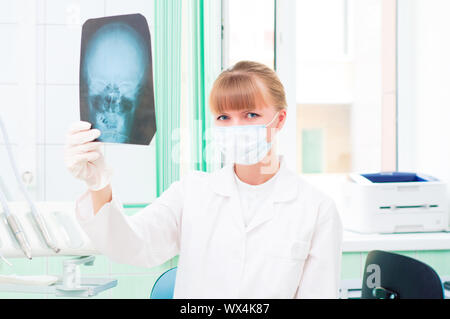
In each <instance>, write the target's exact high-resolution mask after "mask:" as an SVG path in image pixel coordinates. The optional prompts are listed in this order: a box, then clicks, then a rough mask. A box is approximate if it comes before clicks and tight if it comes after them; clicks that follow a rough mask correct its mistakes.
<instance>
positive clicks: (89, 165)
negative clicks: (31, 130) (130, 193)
mask: <svg viewBox="0 0 450 319" xmlns="http://www.w3.org/2000/svg"><path fill="white" fill-rule="evenodd" d="M90 128H91V123H89V122H85V121H78V122H75V123H73V124H72V125H71V126H70V128H69V130H68V132H67V136H66V144H65V147H64V163H65V165H66V167H67V169H68V170H69V171H70V172H71V173H72V175H73V176H75V177H76V178H78V179H81V180H84V181H85V182H86V184H87V186H88V188H89V189H90V190H93V191H97V190H100V189H102V188H104V187H106V186H107V185H108V184H109V183H110V182H111V177H112V169H111V168H109V167H108V166H107V165H106V163H105V159H104V156H103V152H102V150H101V146H102V145H103V143H102V142H92V141H93V140H95V139H96V138H97V137H99V136H100V131H99V130H97V129H92V130H91V129H90Z"/></svg>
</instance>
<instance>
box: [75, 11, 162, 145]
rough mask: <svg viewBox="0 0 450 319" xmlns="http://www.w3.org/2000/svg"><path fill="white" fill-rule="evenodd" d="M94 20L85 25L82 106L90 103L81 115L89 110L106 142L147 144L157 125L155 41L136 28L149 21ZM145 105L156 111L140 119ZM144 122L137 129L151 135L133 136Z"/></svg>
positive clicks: (90, 118)
mask: <svg viewBox="0 0 450 319" xmlns="http://www.w3.org/2000/svg"><path fill="white" fill-rule="evenodd" d="M132 16H135V17H134V18H133V17H132ZM133 19H134V20H133ZM141 19H143V21H139V20H141ZM88 22H89V23H90V25H86V24H88ZM88 22H86V24H85V26H83V37H84V38H85V39H84V42H83V40H82V44H85V45H84V46H83V45H82V59H81V60H82V61H81V64H80V65H81V67H80V93H81V94H80V103H81V105H80V106H81V108H83V104H84V108H85V110H84V111H86V112H85V113H83V109H82V112H81V113H82V114H86V113H87V119H83V118H82V120H87V121H89V122H91V123H92V124H93V125H92V126H93V127H94V128H97V129H99V130H100V131H101V133H102V134H101V136H100V138H99V139H98V140H100V141H104V142H115V143H132V144H144V143H147V140H151V137H152V136H153V134H154V131H155V129H156V128H155V124H154V122H155V120H154V101H153V84H152V74H151V72H152V68H151V52H150V42H149V39H146V38H145V36H144V35H143V34H142V32H139V29H140V28H136V25H137V26H139V23H138V22H143V23H144V24H145V26H146V27H147V30H148V26H147V24H146V21H145V18H143V17H142V16H141V15H128V16H117V17H107V18H100V19H91V20H89V21H88ZM127 22H128V23H127ZM141 24H142V23H141ZM133 26H134V27H133ZM91 29H92V30H91ZM141 29H142V25H141ZM143 29H145V28H143ZM147 32H148V31H147ZM86 38H87V39H86ZM149 79H150V80H149ZM83 89H84V90H85V91H84V92H83ZM140 107H145V108H148V109H149V110H150V112H148V111H147V112H144V113H142V114H144V115H145V117H144V118H142V116H141V118H137V110H138V109H139V108H140ZM82 117H83V115H82ZM139 125H141V126H142V125H145V126H147V127H144V128H141V129H140V130H135V132H136V131H137V132H144V133H147V134H148V135H151V136H150V137H142V136H134V140H133V128H136V126H139ZM134 135H136V133H135V134H134ZM139 139H140V140H142V141H143V142H141V141H139ZM144 141H145V142H144ZM148 142H149V141H148Z"/></svg>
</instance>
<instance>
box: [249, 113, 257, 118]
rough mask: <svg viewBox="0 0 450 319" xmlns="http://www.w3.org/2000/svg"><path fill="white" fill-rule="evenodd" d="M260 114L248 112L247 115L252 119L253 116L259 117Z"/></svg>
mask: <svg viewBox="0 0 450 319" xmlns="http://www.w3.org/2000/svg"><path fill="white" fill-rule="evenodd" d="M258 116H259V114H256V113H247V117H248V118H249V119H252V118H255V117H258Z"/></svg>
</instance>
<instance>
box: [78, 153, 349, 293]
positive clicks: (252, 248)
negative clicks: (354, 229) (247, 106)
mask: <svg viewBox="0 0 450 319" xmlns="http://www.w3.org/2000/svg"><path fill="white" fill-rule="evenodd" d="M233 174H234V171H233V165H227V166H225V167H223V168H222V169H219V170H217V171H215V172H213V173H205V172H198V171H195V172H191V173H189V174H187V175H186V176H185V177H183V178H182V179H181V180H180V181H176V182H174V183H173V184H172V185H171V186H170V187H169V188H168V189H167V190H166V191H165V192H164V193H163V194H162V195H161V196H160V197H159V198H157V199H156V200H155V201H154V202H153V203H151V204H150V205H148V206H147V207H145V208H143V209H142V210H141V211H140V212H138V213H136V214H135V215H133V216H126V215H124V213H123V208H122V204H121V202H120V200H119V198H118V196H117V194H116V193H115V191H114V190H113V195H112V201H111V202H109V203H106V204H105V205H104V206H103V207H102V208H101V209H100V211H99V212H98V213H97V214H96V215H95V216H94V215H93V210H92V201H91V198H90V193H89V192H86V193H84V194H83V195H82V196H81V197H80V198H79V199H78V200H77V203H76V215H77V219H78V221H79V223H80V225H81V226H82V228H83V229H84V231H85V232H86V234H87V235H88V236H89V238H90V239H91V240H92V243H93V245H94V246H95V247H96V248H97V249H98V250H99V251H100V252H101V253H103V254H105V255H106V256H108V257H110V258H111V259H112V260H113V261H116V262H119V263H126V264H130V265H136V266H144V267H153V266H157V265H160V264H162V263H164V262H165V261H167V260H168V259H170V258H172V257H173V256H175V255H177V254H179V260H178V270H177V277H176V284H175V291H174V298H336V297H337V294H338V284H339V280H340V264H341V243H342V225H341V221H340V218H339V215H338V213H337V211H336V208H335V205H334V203H333V201H332V200H331V199H330V198H329V197H328V196H326V195H324V194H323V193H322V192H320V191H318V190H317V189H315V188H314V187H312V186H311V185H309V184H308V183H307V182H305V180H304V179H302V178H301V177H299V176H298V175H297V174H295V173H293V172H292V171H290V170H289V169H288V168H287V167H286V165H285V161H284V160H283V158H282V157H281V165H280V172H279V176H278V178H277V180H276V183H275V186H274V191H273V193H272V194H271V197H270V198H269V201H268V202H269V204H268V205H267V206H266V207H265V208H264V209H263V210H262V211H259V212H257V213H256V214H255V216H254V218H253V219H252V220H251V222H250V224H249V225H248V226H247V227H245V226H244V221H243V217H242V213H241V210H240V200H239V195H238V194H237V187H236V184H235V181H234V176H233ZM130 183H131V181H130ZM150 288H151V287H149V290H150Z"/></svg>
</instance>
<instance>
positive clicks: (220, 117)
mask: <svg viewBox="0 0 450 319" xmlns="http://www.w3.org/2000/svg"><path fill="white" fill-rule="evenodd" d="M227 118H228V116H226V115H220V116H219V117H218V118H217V119H218V120H219V121H223V120H226V119H227Z"/></svg>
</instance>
